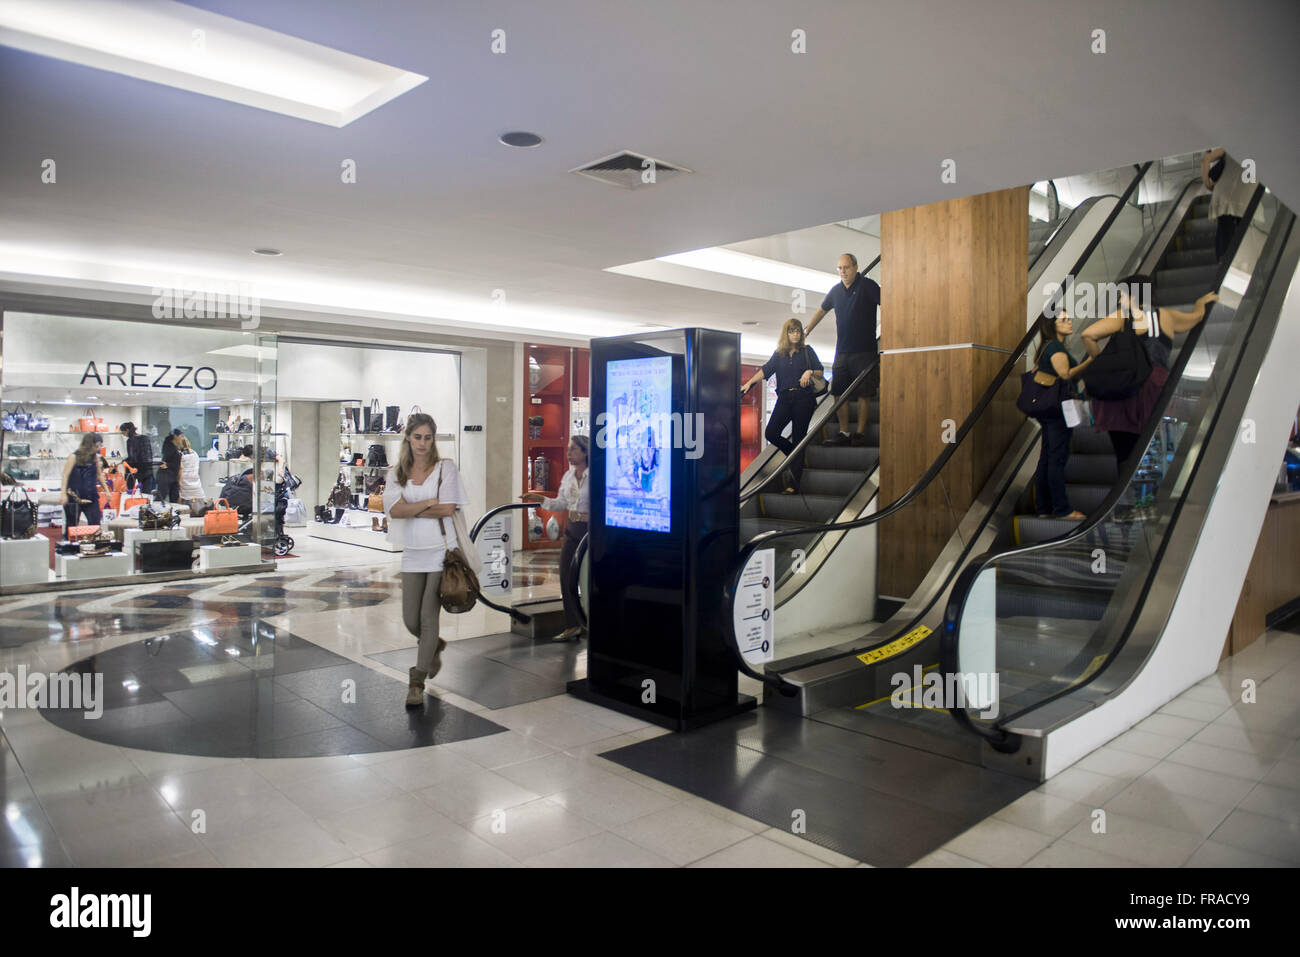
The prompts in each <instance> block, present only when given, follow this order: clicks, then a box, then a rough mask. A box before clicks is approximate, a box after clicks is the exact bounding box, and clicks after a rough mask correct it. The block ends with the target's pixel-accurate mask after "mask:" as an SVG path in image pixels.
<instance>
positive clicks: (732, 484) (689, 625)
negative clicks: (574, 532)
mask: <svg viewBox="0 0 1300 957" xmlns="http://www.w3.org/2000/svg"><path fill="white" fill-rule="evenodd" d="M739 394H740V336H739V335H738V334H736V333H727V332H718V331H716V330H712V329H678V330H673V331H665V332H658V333H653V334H651V335H644V336H618V337H614V338H609V339H595V340H593V341H592V343H591V412H592V416H593V419H592V424H593V427H592V435H591V471H590V476H591V477H590V479H589V481H590V482H591V522H590V526H589V529H588V560H589V592H590V594H589V596H588V646H587V677H586V678H585V679H582V680H580V681H573V682H570V683H569V686H568V689H569V691H570V693H572V694H574V695H576V696H578V697H580V698H583V699H585V700H588V701H591V702H593V703H596V704H600V705H602V706H604V707H608V708H611V709H614V710H617V711H621V712H623V713H625V714H631V715H635V716H636V717H639V718H641V719H642V720H645V721H650V722H653V723H655V724H659V725H662V726H664V727H668V728H672V729H674V730H678V731H682V730H687V729H689V728H692V727H697V726H699V725H702V724H707V723H708V722H710V721H716V720H718V719H719V718H724V717H727V716H729V715H732V714H736V713H737V712H740V711H744V710H747V709H749V708H753V707H754V705H755V703H756V702H755V699H754V698H753V697H751V696H749V695H739V694H738V693H737V668H736V661H735V658H734V657H733V655H732V653H731V652H730V650H729V649H728V647H727V645H726V644H725V643H724V629H726V628H729V627H731V619H730V615H729V614H724V607H723V601H722V591H723V585H724V579H725V578H726V575H727V572H728V570H729V569H730V567H731V565H732V563H733V562H734V560H735V558H736V554H737V550H738V548H739V527H740V505H739V495H740V399H739Z"/></svg>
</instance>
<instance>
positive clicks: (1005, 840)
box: [943, 818, 1052, 867]
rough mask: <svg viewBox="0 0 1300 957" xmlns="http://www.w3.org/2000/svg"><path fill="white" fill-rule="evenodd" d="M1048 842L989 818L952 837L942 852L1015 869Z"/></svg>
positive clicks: (1033, 834)
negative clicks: (950, 852) (949, 852)
mask: <svg viewBox="0 0 1300 957" xmlns="http://www.w3.org/2000/svg"><path fill="white" fill-rule="evenodd" d="M1051 842H1052V839H1051V838H1050V837H1048V836H1047V835H1045V834H1040V833H1038V832H1037V831H1031V830H1029V829H1028V828H1025V827H1017V826H1016V825H1015V824H1008V823H1007V822H1006V821H1000V820H998V819H996V818H989V819H988V820H986V821H981V822H980V823H979V824H976V825H975V826H974V827H972V828H971V829H970V830H968V831H966V832H965V833H964V834H961V835H958V836H957V837H955V838H953V839H952V840H951V841H949V842H948V843H947V844H945V845H944V846H943V849H944V850H946V851H952V852H953V853H954V854H960V855H961V856H962V857H967V858H970V859H971V860H972V861H978V862H979V863H981V864H987V865H989V866H990V867H1019V866H1020V865H1021V864H1024V863H1025V862H1026V861H1028V860H1029V859H1030V858H1031V857H1033V856H1034V855H1035V854H1037V853H1038V852H1039V851H1041V850H1042V849H1043V848H1045V847H1046V846H1047V845H1048V844H1050V843H1051Z"/></svg>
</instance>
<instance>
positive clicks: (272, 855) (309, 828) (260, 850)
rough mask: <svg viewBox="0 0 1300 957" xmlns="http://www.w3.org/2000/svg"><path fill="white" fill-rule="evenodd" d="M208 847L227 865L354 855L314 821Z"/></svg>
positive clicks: (309, 862) (332, 860) (315, 861)
mask: <svg viewBox="0 0 1300 957" xmlns="http://www.w3.org/2000/svg"><path fill="white" fill-rule="evenodd" d="M208 849H209V850H210V851H211V852H212V854H213V856H215V857H216V858H217V860H219V861H220V862H221V863H222V864H223V865H224V866H226V867H324V866H326V865H327V864H337V863H338V862H340V861H346V860H349V859H351V858H353V857H355V856H356V854H355V852H353V851H350V850H349V849H348V847H347V845H345V844H343V843H342V842H341V841H339V840H337V839H336V838H334V837H333V836H332V835H330V834H329V833H328V832H327V831H326V830H325V829H324V828H322V827H321V826H320V825H318V824H316V823H314V822H313V823H310V824H293V825H289V826H288V827H281V828H271V829H269V830H265V831H258V832H257V833H254V834H247V835H244V836H242V837H238V838H235V839H234V840H229V841H220V842H216V843H213V844H211V845H209V846H208Z"/></svg>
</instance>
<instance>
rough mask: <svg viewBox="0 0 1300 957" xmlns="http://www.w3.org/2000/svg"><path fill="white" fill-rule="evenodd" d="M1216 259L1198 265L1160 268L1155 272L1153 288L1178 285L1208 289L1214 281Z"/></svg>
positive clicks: (1217, 266)
mask: <svg viewBox="0 0 1300 957" xmlns="http://www.w3.org/2000/svg"><path fill="white" fill-rule="evenodd" d="M1218 268H1219V264H1218V262H1217V261H1215V262H1212V263H1206V264H1203V265H1198V266H1181V267H1178V268H1173V267H1170V268H1166V269H1161V270H1159V271H1158V272H1156V274H1155V288H1156V289H1160V288H1162V287H1170V288H1177V287H1179V286H1187V287H1198V286H1199V287H1201V288H1204V289H1209V288H1210V287H1211V285H1212V284H1213V283H1214V274H1215V273H1216V272H1217V271H1218Z"/></svg>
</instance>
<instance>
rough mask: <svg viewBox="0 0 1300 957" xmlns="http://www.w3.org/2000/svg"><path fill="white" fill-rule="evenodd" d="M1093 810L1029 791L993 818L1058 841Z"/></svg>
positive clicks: (1066, 800) (1073, 802)
mask: <svg viewBox="0 0 1300 957" xmlns="http://www.w3.org/2000/svg"><path fill="white" fill-rule="evenodd" d="M1091 810H1092V808H1091V807H1090V806H1089V805H1086V804H1079V803H1078V802H1076V801H1071V800H1068V799H1066V798H1063V797H1057V796H1056V795H1054V794H1048V793H1046V792H1044V791H1030V792H1029V793H1028V794H1026V795H1024V796H1023V797H1020V798H1018V799H1017V800H1016V801H1014V802H1012V803H1011V804H1008V805H1007V806H1006V807H1004V808H1003V809H1002V810H1000V811H998V812H997V814H995V815H993V816H994V817H995V818H996V819H998V820H1000V821H1006V822H1007V823H1009V824H1015V825H1016V826H1017V827H1025V828H1029V830H1031V831H1037V832H1038V833H1039V834H1046V835H1047V836H1048V837H1052V838H1057V837H1060V836H1061V835H1062V834H1064V833H1065V832H1066V831H1068V830H1070V828H1072V827H1074V825H1076V824H1078V823H1079V822H1080V821H1082V820H1083V819H1084V818H1085V817H1087V816H1088V812H1089V811H1091Z"/></svg>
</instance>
